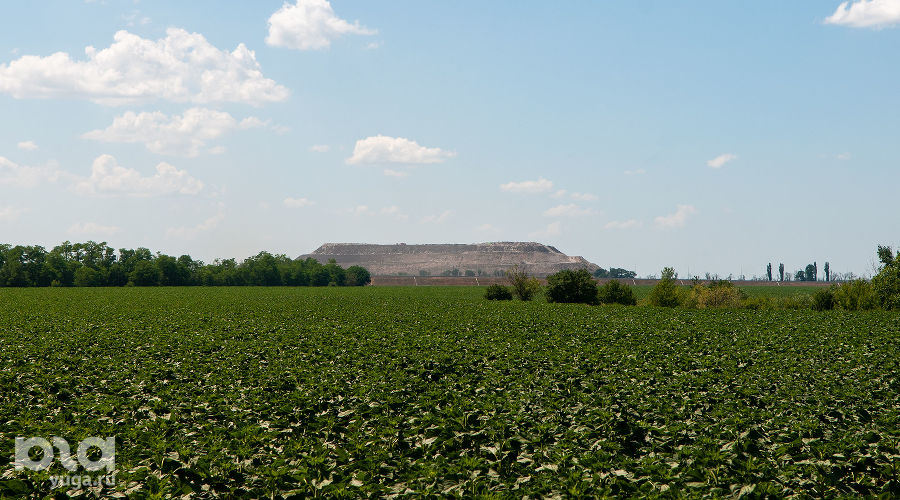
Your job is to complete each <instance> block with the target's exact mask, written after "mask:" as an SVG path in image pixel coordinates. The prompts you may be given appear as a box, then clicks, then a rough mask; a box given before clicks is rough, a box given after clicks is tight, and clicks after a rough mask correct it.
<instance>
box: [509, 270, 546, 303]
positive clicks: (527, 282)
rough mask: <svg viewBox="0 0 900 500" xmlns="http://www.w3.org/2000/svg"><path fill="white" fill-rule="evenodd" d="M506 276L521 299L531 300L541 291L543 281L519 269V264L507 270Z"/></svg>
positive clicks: (515, 293) (514, 293)
mask: <svg viewBox="0 0 900 500" xmlns="http://www.w3.org/2000/svg"><path fill="white" fill-rule="evenodd" d="M506 277H507V279H508V280H509V285H510V286H511V287H512V291H513V295H515V296H516V297H518V298H519V299H521V300H525V301H528V300H531V299H533V298H534V296H535V295H537V293H538V292H540V291H541V282H540V281H538V280H537V278H534V277H532V276H529V275H528V273H526V272H525V271H523V270H521V269H519V266H513V268H512V269H510V270H509V271H507V273H506Z"/></svg>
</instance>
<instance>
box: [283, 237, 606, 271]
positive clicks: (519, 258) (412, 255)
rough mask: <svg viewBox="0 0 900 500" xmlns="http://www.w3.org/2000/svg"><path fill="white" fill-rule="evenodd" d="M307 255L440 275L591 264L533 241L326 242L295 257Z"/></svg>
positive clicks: (593, 267)
mask: <svg viewBox="0 0 900 500" xmlns="http://www.w3.org/2000/svg"><path fill="white" fill-rule="evenodd" d="M307 257H312V258H314V259H316V260H318V261H319V262H322V263H325V262H328V260H329V259H334V260H335V261H337V263H338V264H340V265H341V266H344V267H348V266H362V267H365V268H366V269H368V270H369V272H370V273H372V274H373V275H375V276H390V275H394V276H396V275H404V274H405V275H411V276H418V275H421V274H422V273H427V274H430V275H432V276H437V275H440V274H441V273H444V272H446V271H450V270H452V269H457V270H459V272H460V274H463V273H465V272H466V271H473V272H475V273H477V274H480V275H483V276H484V275H486V276H491V275H495V274H502V273H505V272H506V271H507V270H508V269H510V268H511V267H513V266H514V265H518V266H519V267H520V268H522V269H524V270H525V271H527V272H528V273H529V274H532V275H536V276H546V275H548V274H553V273H555V272H557V271H560V270H562V269H581V268H584V269H587V270H588V271H591V272H594V270H596V269H597V267H598V266H597V265H596V264H592V263H590V262H588V261H587V260H585V259H584V258H582V257H570V256H568V255H566V254H564V253H562V252H560V251H559V250H557V249H556V248H554V247H552V246H548V245H543V244H541V243H534V242H509V241H503V242H494V243H475V244H435V245H407V244H405V243H398V244H396V245H370V244H366V243H326V244H324V245H322V246H321V247H319V248H318V249H316V251H314V252H313V253H311V254H306V255H301V256H300V258H301V259H305V258H307Z"/></svg>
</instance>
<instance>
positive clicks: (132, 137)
mask: <svg viewBox="0 0 900 500" xmlns="http://www.w3.org/2000/svg"><path fill="white" fill-rule="evenodd" d="M263 126H265V122H263V121H262V120H260V119H259V118H256V117H249V118H245V119H243V120H241V121H240V122H238V121H237V120H236V119H235V118H234V117H233V116H231V115H230V114H228V113H226V112H224V111H216V110H213V109H207V108H191V109H188V110H187V111H185V112H184V114H182V115H171V116H169V115H166V114H164V113H162V112H160V111H154V112H148V111H144V112H141V113H135V112H133V111H128V112H126V113H125V114H123V115H122V116H117V117H116V118H115V119H114V120H113V123H112V125H110V126H109V127H107V128H106V129H103V130H92V131H90V132H87V133H85V134H83V135H82V136H81V137H82V138H84V139H91V140H95V141H102V142H111V143H125V144H133V143H140V144H143V145H144V146H146V147H147V149H149V150H150V151H152V152H154V153H157V154H165V155H173V156H184V157H188V158H193V157H196V156H199V155H200V154H201V153H202V152H203V151H204V150H205V149H206V143H207V142H208V141H211V140H213V139H217V138H219V137H221V136H223V135H225V134H226V133H228V132H231V131H234V130H242V129H249V128H255V127H263ZM207 152H209V153H212V154H220V153H222V152H224V148H222V147H221V146H216V147H213V148H210V149H209V150H208V151H207Z"/></svg>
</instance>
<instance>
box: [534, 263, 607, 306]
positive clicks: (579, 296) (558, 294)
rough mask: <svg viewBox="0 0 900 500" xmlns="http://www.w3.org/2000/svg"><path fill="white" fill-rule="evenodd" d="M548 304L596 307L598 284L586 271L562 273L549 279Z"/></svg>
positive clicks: (568, 270) (566, 270) (563, 271)
mask: <svg viewBox="0 0 900 500" xmlns="http://www.w3.org/2000/svg"><path fill="white" fill-rule="evenodd" d="M546 294H547V302H562V303H568V304H591V305H596V304H597V303H598V300H597V282H596V281H594V278H593V276H591V273H589V272H588V271H587V270H586V269H579V270H577V271H573V270H571V269H563V270H562V271H560V272H558V273H556V274H552V275H550V276H548V277H547V290H546Z"/></svg>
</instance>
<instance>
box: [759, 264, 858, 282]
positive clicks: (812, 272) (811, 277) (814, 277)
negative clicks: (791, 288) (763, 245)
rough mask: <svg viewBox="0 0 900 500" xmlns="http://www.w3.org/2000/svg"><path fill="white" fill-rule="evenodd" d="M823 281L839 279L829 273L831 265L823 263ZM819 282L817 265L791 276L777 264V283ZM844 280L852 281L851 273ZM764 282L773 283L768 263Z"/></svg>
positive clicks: (807, 267)
mask: <svg viewBox="0 0 900 500" xmlns="http://www.w3.org/2000/svg"><path fill="white" fill-rule="evenodd" d="M822 271H823V276H822V277H823V278H824V281H831V280H833V279H837V278H839V277H838V276H837V275H835V274H834V273H833V272H832V271H831V264H829V263H828V262H825V265H824V266H823V268H822ZM792 279H793V281H819V264H818V263H816V262H813V263H812V264H807V265H806V267H805V268H804V269H800V270H798V271H796V272H795V273H794V274H793V275H791V274H790V273H787V274H785V272H784V263H779V264H778V281H791V280H792ZM846 279H853V276H852V273H851V274H850V275H848V276H847V277H846ZM766 280H768V281H775V278H774V276H773V275H772V263H771V262H770V263H769V264H768V265H766Z"/></svg>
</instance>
